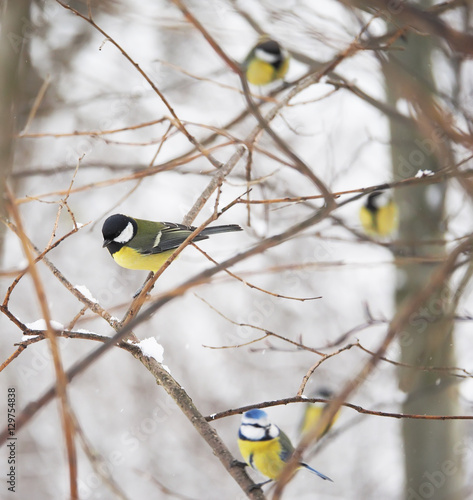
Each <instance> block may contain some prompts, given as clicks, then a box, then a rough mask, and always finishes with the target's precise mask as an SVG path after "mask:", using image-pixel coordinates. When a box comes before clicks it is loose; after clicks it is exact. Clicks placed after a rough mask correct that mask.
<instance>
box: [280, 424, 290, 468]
mask: <svg viewBox="0 0 473 500" xmlns="http://www.w3.org/2000/svg"><path fill="white" fill-rule="evenodd" d="M279 432H280V434H279V441H280V443H281V451H280V452H279V456H280V457H281V460H283V461H284V462H287V461H288V460H289V458H290V457H291V455H292V452H293V451H294V446H292V443H291V440H290V439H289V438H288V437H287V436H286V434H285V433H284V432H283V431H281V430H280V431H279Z"/></svg>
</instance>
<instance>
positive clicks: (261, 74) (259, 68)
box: [243, 35, 289, 85]
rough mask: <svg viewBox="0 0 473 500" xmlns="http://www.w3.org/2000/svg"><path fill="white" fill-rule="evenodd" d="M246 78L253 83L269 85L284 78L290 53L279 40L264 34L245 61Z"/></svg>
mask: <svg viewBox="0 0 473 500" xmlns="http://www.w3.org/2000/svg"><path fill="white" fill-rule="evenodd" d="M243 68H244V70H245V74H246V79H247V80H248V81H249V82H250V83H251V84H253V85H267V84H268V83H271V82H274V81H276V80H280V79H282V78H284V76H285V75H286V73H287V70H288V69H289V53H288V52H287V50H285V49H284V48H283V47H281V45H279V43H278V42H276V41H275V40H271V39H270V38H269V37H268V36H267V35H263V36H262V37H260V39H259V40H258V43H257V44H256V45H255V46H254V47H253V48H252V49H251V51H250V53H249V54H248V55H247V56H246V59H245V61H244V63H243Z"/></svg>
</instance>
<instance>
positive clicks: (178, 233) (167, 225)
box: [147, 222, 208, 254]
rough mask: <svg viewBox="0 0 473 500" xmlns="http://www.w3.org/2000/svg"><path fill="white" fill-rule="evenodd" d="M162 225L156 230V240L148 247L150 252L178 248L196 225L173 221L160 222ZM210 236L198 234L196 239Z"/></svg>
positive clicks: (154, 252)
mask: <svg viewBox="0 0 473 500" xmlns="http://www.w3.org/2000/svg"><path fill="white" fill-rule="evenodd" d="M159 225H160V227H159V228H158V230H157V231H154V241H153V242H152V245H151V246H150V247H148V252H147V253H150V254H156V253H161V252H166V251H168V250H173V249H175V248H177V247H178V246H179V245H180V244H181V243H182V242H183V241H184V240H185V239H186V238H187V237H188V236H189V235H190V234H191V233H192V232H193V231H194V229H195V228H194V227H191V226H184V225H182V224H174V223H172V222H162V223H159ZM207 238H208V236H205V235H201V234H199V235H197V236H196V237H195V238H194V241H200V240H205V239H207Z"/></svg>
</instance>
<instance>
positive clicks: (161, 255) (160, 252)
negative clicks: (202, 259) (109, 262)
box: [102, 214, 242, 272]
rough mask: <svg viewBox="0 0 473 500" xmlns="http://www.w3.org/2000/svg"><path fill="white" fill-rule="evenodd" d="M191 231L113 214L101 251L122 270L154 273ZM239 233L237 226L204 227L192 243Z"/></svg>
mask: <svg viewBox="0 0 473 500" xmlns="http://www.w3.org/2000/svg"><path fill="white" fill-rule="evenodd" d="M194 230H195V227H192V226H183V225H182V224H173V223H170V222H153V221H149V220H142V219H134V218H133V217H128V216H127V215H122V214H115V215H111V216H110V217H108V218H107V219H106V221H105V222H104V224H103V227H102V234H103V240H104V241H103V247H107V248H108V250H109V252H110V254H111V255H112V257H113V258H114V260H115V262H116V263H117V264H118V265H120V266H122V267H125V268H127V269H142V270H146V271H153V272H157V271H158V270H159V269H160V268H161V267H162V265H163V264H164V263H165V262H166V260H167V259H168V257H169V256H170V255H171V254H172V253H173V252H175V251H176V249H177V247H178V246H179V245H180V244H181V243H182V242H183V241H184V240H185V239H186V238H187V237H188V236H189V235H190V234H191V233H192V232H193V231H194ZM241 230H242V229H241V227H240V226H238V225H237V224H229V225H226V226H213V227H206V228H205V229H203V230H202V231H201V232H200V233H199V234H198V235H197V236H196V237H195V238H194V239H193V241H200V240H205V239H207V238H208V237H209V236H210V235H212V234H217V233H228V232H232V231H241Z"/></svg>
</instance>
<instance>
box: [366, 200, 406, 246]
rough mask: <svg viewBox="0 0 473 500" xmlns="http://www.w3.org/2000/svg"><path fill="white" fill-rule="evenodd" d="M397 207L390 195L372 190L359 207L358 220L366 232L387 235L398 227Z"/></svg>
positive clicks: (372, 234)
mask: <svg viewBox="0 0 473 500" xmlns="http://www.w3.org/2000/svg"><path fill="white" fill-rule="evenodd" d="M398 217H399V214H398V208H397V205H396V204H395V203H394V200H393V199H392V197H391V196H390V195H389V194H387V193H386V192H383V191H373V192H372V193H370V194H369V195H368V198H367V199H366V203H365V204H364V205H363V206H362V207H361V209H360V221H361V224H362V226H363V229H364V230H365V232H366V234H368V235H370V236H381V237H383V236H389V235H390V234H392V233H393V232H395V231H396V230H397V228H398V224H399V220H398Z"/></svg>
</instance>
